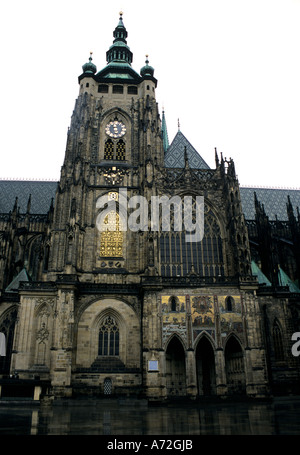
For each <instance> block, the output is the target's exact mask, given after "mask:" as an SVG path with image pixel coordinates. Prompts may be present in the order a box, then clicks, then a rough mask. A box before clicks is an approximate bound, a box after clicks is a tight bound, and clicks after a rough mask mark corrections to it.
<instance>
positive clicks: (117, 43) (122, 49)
mask: <svg viewBox="0 0 300 455" xmlns="http://www.w3.org/2000/svg"><path fill="white" fill-rule="evenodd" d="M113 36H114V41H113V44H112V46H111V47H110V48H109V50H108V51H107V52H106V61H107V63H108V64H110V63H123V64H124V63H125V64H128V65H130V66H131V63H132V52H131V51H130V48H129V46H127V41H126V38H127V36H128V33H127V30H126V28H125V26H124V23H123V13H122V12H120V19H119V23H118V25H117V27H116V28H115V30H114V33H113Z"/></svg>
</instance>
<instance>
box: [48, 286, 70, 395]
mask: <svg viewBox="0 0 300 455" xmlns="http://www.w3.org/2000/svg"><path fill="white" fill-rule="evenodd" d="M74 298H75V296H74V289H73V287H72V286H70V287H66V288H64V287H61V288H60V289H59V291H58V298H57V307H56V311H55V322H54V330H53V333H54V337H53V348H52V359H51V384H52V386H53V387H55V388H65V387H70V386H71V366H72V349H73V335H74V334H73V325H74ZM64 393H65V392H64Z"/></svg>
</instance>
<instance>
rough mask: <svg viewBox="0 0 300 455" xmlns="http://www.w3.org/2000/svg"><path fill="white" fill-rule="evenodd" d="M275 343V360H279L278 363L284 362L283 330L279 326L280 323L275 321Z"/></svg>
mask: <svg viewBox="0 0 300 455" xmlns="http://www.w3.org/2000/svg"><path fill="white" fill-rule="evenodd" d="M273 342H274V354H275V360H278V361H281V360H284V349H283V341H282V333H281V328H280V326H279V324H278V321H275V322H274V325H273Z"/></svg>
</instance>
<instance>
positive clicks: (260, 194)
mask: <svg viewBox="0 0 300 455" xmlns="http://www.w3.org/2000/svg"><path fill="white" fill-rule="evenodd" d="M240 193H241V200H242V206H243V211H244V214H245V218H246V219H247V220H254V219H255V208H254V193H256V196H257V199H258V201H259V202H260V203H261V204H263V205H264V208H265V212H266V214H267V215H268V217H269V220H275V219H276V216H275V215H277V218H278V220H281V221H284V220H287V219H288V217H287V210H286V204H287V201H288V196H289V197H290V200H291V203H292V206H293V208H294V213H295V216H296V208H297V207H299V208H300V190H294V189H278V188H249V187H248V188H246V187H245V188H244V187H241V188H240Z"/></svg>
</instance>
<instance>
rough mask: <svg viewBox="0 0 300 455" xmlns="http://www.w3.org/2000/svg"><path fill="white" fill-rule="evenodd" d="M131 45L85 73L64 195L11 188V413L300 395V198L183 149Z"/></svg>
mask: <svg viewBox="0 0 300 455" xmlns="http://www.w3.org/2000/svg"><path fill="white" fill-rule="evenodd" d="M127 37H128V34H127V30H126V27H125V25H124V22H123V15H122V14H121V13H120V17H119V21H118V24H117V26H116V28H115V29H114V31H113V43H112V45H111V47H110V48H109V49H108V51H107V53H106V61H107V64H106V66H105V67H104V68H103V69H101V70H100V71H98V70H97V67H96V65H95V64H94V63H93V59H92V55H90V58H89V60H88V62H87V63H85V64H84V65H83V67H82V74H81V75H80V76H79V77H78V82H79V94H78V98H77V100H76V102H75V107H74V110H73V114H72V117H71V124H70V127H69V130H68V135H67V143H66V151H65V157H64V162H63V163H62V167H61V174H60V179H59V181H58V182H49V181H15V180H14V181H13V180H2V181H0V333H1V334H2V338H0V340H1V339H2V349H0V400H1V399H5V398H7V397H15V398H20V397H27V398H32V399H36V400H42V399H43V398H45V397H51V399H54V400H55V399H59V398H64V399H66V398H77V397H84V396H85V397H86V396H90V397H92V396H93V397H103V396H106V397H107V396H113V397H124V396H125V397H135V398H143V399H147V400H148V401H149V402H151V401H165V400H169V399H175V398H179V397H185V398H186V399H192V400H196V399H201V398H206V399H210V397H211V399H212V398H214V397H215V398H216V397H222V398H224V397H228V398H230V397H237V396H244V397H249V398H250V397H251V398H264V397H269V396H272V395H276V394H291V393H292V394H299V393H300V387H299V381H300V357H298V354H299V353H300V352H298V350H297V349H294V350H293V346H294V347H295V343H296V342H297V339H298V338H300V333H299V332H300V290H299V285H300V214H299V209H298V207H299V206H300V190H279V189H272V188H269V189H268V188H248V187H247V188H246V187H241V186H240V185H239V182H238V179H237V176H236V171H235V164H234V161H233V160H232V159H226V158H225V157H223V156H222V154H219V153H218V151H217V150H215V152H214V153H215V157H214V158H215V168H213V169H212V168H210V167H209V166H208V165H207V163H206V162H205V160H204V159H203V158H202V157H201V156H200V155H199V153H198V152H197V151H196V150H195V149H194V147H193V146H192V144H191V143H190V142H189V141H188V139H187V138H186V137H185V136H184V134H183V133H182V132H181V131H180V129H178V132H177V134H176V136H175V137H174V139H173V141H171V142H170V143H169V138H168V133H167V123H166V116H165V113H164V111H162V112H161V113H160V111H159V107H158V102H157V100H156V94H155V92H156V87H157V80H156V78H155V76H154V68H153V67H152V66H150V64H149V61H148V58H147V59H146V62H145V65H144V66H143V67H142V68H141V69H140V71H139V72H136V71H135V70H134V69H133V67H132V59H133V54H132V52H131V50H130V48H129V46H128V44H127ZM154 215H156V216H154ZM193 234H194V236H193ZM297 334H298V335H299V337H298V338H297ZM4 344H5V345H4ZM0 347H1V346H0ZM3 347H4V348H5V349H3Z"/></svg>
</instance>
